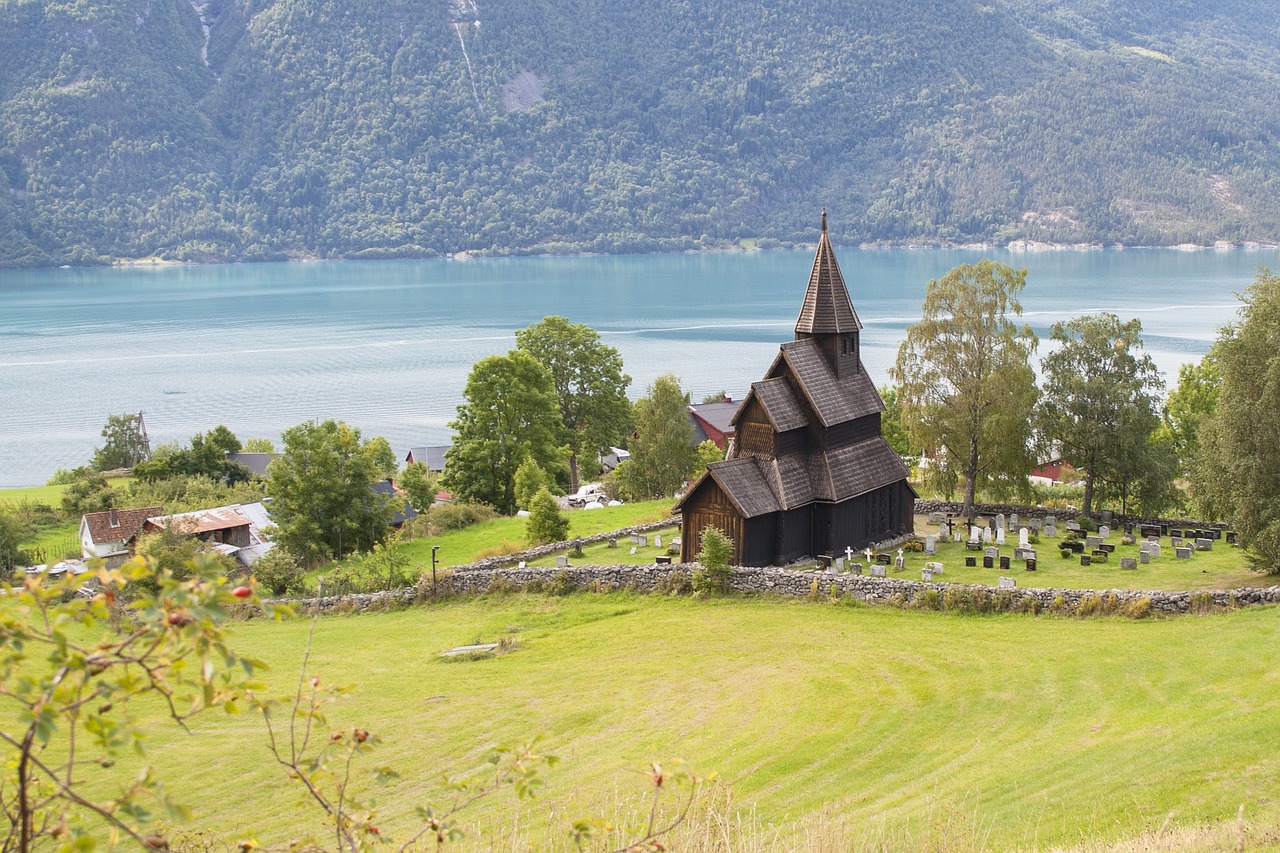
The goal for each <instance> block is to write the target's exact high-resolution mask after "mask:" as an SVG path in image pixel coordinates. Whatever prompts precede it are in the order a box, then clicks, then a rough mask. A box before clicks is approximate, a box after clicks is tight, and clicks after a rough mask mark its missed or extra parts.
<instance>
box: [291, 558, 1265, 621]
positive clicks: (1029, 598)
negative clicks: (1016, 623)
mask: <svg viewBox="0 0 1280 853" xmlns="http://www.w3.org/2000/svg"><path fill="white" fill-rule="evenodd" d="M695 568H697V567H696V565H694V564H672V565H663V566H659V565H653V566H571V567H569V568H564V569H554V568H538V569H534V568H526V569H516V568H509V567H502V568H489V569H484V568H477V567H475V566H468V567H466V569H465V570H454V571H449V572H446V573H444V574H443V575H442V576H441V577H440V580H439V583H440V590H439V592H440V594H441V595H479V594H481V593H485V592H489V591H497V590H501V591H512V590H529V589H533V590H546V589H547V588H548V587H550V586H553V585H554V586H555V587H556V588H558V589H561V590H566V591H567V590H570V589H573V590H592V591H596V592H607V591H611V590H631V591H635V592H655V591H659V590H671V589H687V588H688V586H689V582H690V580H691V578H692V573H693V570H694V569H695ZM729 587H730V589H731V590H732V591H734V592H739V593H757V594H766V595H781V596H787V597H792V598H794V597H804V596H812V595H815V594H816V595H819V596H823V597H830V596H841V597H848V598H851V599H856V600H858V601H864V602H868V603H872V604H875V603H880V604H889V605H895V606H901V607H912V606H916V607H925V608H929V609H962V610H980V611H985V610H1011V611H1021V612H1029V613H1038V612H1041V611H1049V612H1060V613H1064V614H1080V615H1087V614H1091V613H1104V612H1105V613H1111V612H1114V613H1126V614H1128V615H1147V614H1148V613H1161V614H1180V613H1200V612H1206V611H1209V610H1214V609H1226V608H1235V607H1246V606H1253V605H1260V604H1276V603H1280V586H1271V587H1266V588H1253V587H1244V588H1240V589H1234V590H1228V591H1221V590H1213V591H1204V592H1158V591H1138V590H1109V591H1098V590H1083V589H1052V588H1049V589H1039V588H1032V587H1016V588H1012V589H997V588H993V587H989V586H983V585H976V584H960V583H929V582H924V581H912V580H906V579H905V578H893V577H887V578H877V577H870V576H867V575H854V574H836V573H835V572H829V571H811V570H810V571H806V570H798V569H776V568H759V569H757V568H736V569H733V571H732V572H731V575H730V580H729ZM430 598H431V588H430V584H429V583H426V584H423V585H420V586H418V587H410V588H408V589H398V590H390V591H387V592H378V593H370V594H357V595H347V596H329V597H324V598H310V599H300V600H295V601H293V602H291V603H293V604H294V605H296V606H298V607H299V608H300V609H301V610H303V611H311V610H320V611H322V612H323V611H332V610H338V611H363V610H369V609H377V608H381V607H387V606H396V605H404V604H411V603H414V602H420V601H425V600H429V599H430Z"/></svg>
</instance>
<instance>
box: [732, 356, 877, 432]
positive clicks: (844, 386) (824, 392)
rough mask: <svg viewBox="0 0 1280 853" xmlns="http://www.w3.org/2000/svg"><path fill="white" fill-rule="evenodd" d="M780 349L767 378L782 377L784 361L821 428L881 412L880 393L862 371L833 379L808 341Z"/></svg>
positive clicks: (833, 375)
mask: <svg viewBox="0 0 1280 853" xmlns="http://www.w3.org/2000/svg"><path fill="white" fill-rule="evenodd" d="M781 349H782V352H781V353H780V354H779V355H778V358H777V359H776V360H775V361H774V362H773V366H772V367H770V368H769V374H768V375H769V377H770V379H776V378H779V377H780V376H781V375H782V371H781V368H782V362H783V361H784V360H785V361H786V363H787V365H789V366H790V367H791V372H792V374H793V375H794V376H795V378H796V380H797V381H798V382H799V384H800V391H801V393H803V394H804V396H805V398H806V399H807V400H808V401H809V404H810V405H811V406H812V407H813V410H814V411H815V412H817V414H818V419H819V420H821V421H822V425H823V426H825V427H832V426H835V425H836V424H842V423H844V422H845V421H851V420H854V419H856V418H861V417H865V416H867V415H874V414H877V413H879V412H883V411H884V410H885V406H884V401H883V400H881V399H880V392H879V391H877V390H876V386H875V383H874V382H872V381H871V377H870V376H868V375H867V372H866V371H865V370H859V371H857V372H856V373H853V374H850V375H847V376H844V377H843V378H839V379H838V378H836V374H835V371H833V370H832V369H831V364H830V362H828V361H827V357H826V356H825V355H823V354H822V350H821V349H820V348H819V347H818V344H817V343H816V342H814V341H813V340H812V339H809V338H806V339H804V340H799V341H788V342H787V343H785V344H783V345H782V347H781ZM752 387H753V388H754V387H755V386H754V385H753V386H752Z"/></svg>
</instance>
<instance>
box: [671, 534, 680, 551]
mask: <svg viewBox="0 0 1280 853" xmlns="http://www.w3.org/2000/svg"><path fill="white" fill-rule="evenodd" d="M671 547H672V548H679V547H680V537H679V536H672V537H671Z"/></svg>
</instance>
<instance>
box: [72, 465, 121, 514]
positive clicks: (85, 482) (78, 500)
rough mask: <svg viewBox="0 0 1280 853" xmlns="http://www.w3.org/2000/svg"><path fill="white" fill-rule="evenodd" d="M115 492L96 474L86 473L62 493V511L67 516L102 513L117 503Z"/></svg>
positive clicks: (105, 480)
mask: <svg viewBox="0 0 1280 853" xmlns="http://www.w3.org/2000/svg"><path fill="white" fill-rule="evenodd" d="M116 497H117V496H116V490H115V489H113V488H111V485H110V484H109V483H107V478H106V477H104V476H102V475H101V474H99V473H97V472H86V473H85V475H84V476H82V477H80V478H79V479H77V480H76V481H75V482H74V483H72V484H71V485H70V486H68V487H67V489H66V491H64V492H63V493H62V509H63V510H64V511H65V512H66V513H67V514H68V515H80V514H81V513H89V512H102V511H103V510H108V509H111V507H113V506H115V505H116V503H117V500H116Z"/></svg>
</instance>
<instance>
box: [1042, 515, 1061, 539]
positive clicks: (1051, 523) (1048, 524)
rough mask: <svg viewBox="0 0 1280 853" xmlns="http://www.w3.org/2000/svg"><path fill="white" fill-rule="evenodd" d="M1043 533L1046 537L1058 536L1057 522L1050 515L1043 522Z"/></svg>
mask: <svg viewBox="0 0 1280 853" xmlns="http://www.w3.org/2000/svg"><path fill="white" fill-rule="evenodd" d="M1044 533H1045V535H1046V536H1057V535H1058V520H1057V519H1056V518H1054V517H1053V516H1052V515H1051V516H1049V517H1048V518H1046V519H1045V520H1044Z"/></svg>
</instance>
